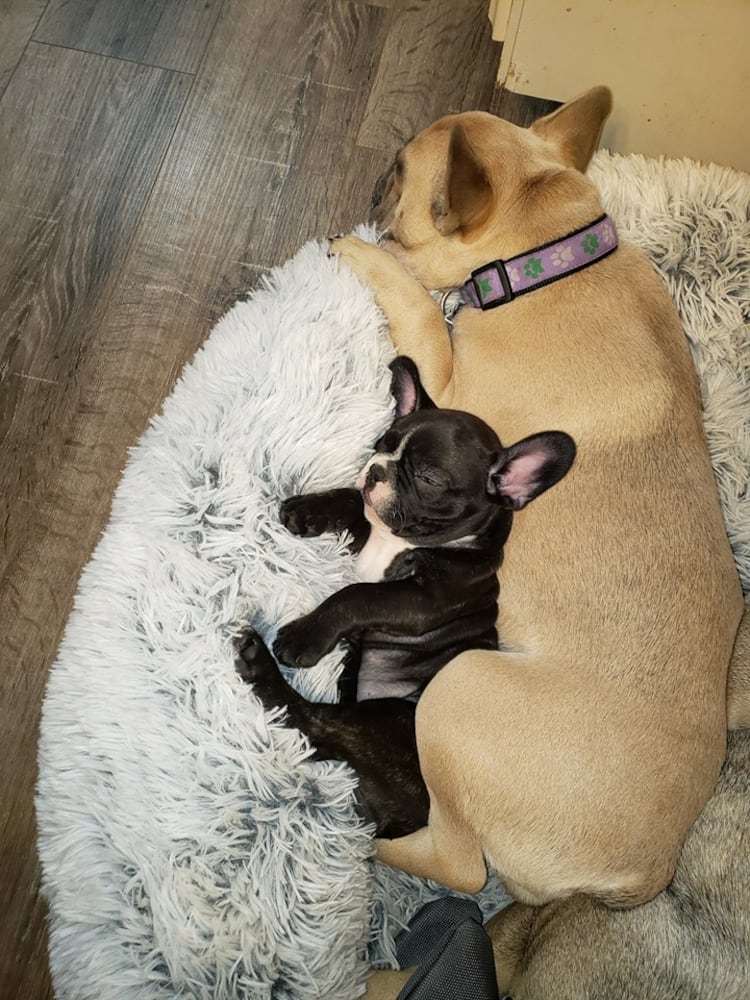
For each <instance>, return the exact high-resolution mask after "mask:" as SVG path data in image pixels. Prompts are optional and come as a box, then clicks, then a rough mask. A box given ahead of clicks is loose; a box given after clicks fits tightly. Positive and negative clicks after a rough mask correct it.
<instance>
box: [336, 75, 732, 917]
mask: <svg viewBox="0 0 750 1000" xmlns="http://www.w3.org/2000/svg"><path fill="white" fill-rule="evenodd" d="M610 104H611V97H610V94H609V91H608V90H606V88H595V89H594V90H591V91H589V92H587V93H586V94H584V95H583V96H581V97H580V98H578V99H577V100H575V101H571V102H570V103H569V104H567V105H564V106H563V107H562V108H560V109H558V110H557V111H556V112H554V113H553V114H552V115H550V116H548V117H546V118H543V119H541V120H540V121H538V122H537V123H536V124H534V125H533V126H532V127H531V128H530V129H519V128H517V127H515V126H513V125H510V124H509V123H507V122H504V121H501V120H500V119H497V118H494V117H493V116H491V115H488V114H484V113H480V112H470V113H466V114H462V115H455V116H450V117H448V118H444V119H441V120H440V121H438V122H437V123H436V124H434V125H433V126H431V127H430V128H428V129H426V130H425V131H423V132H421V133H420V134H419V135H418V136H417V137H416V138H415V139H413V140H412V141H411V142H410V143H408V145H407V146H405V147H404V148H403V149H402V150H401V151H400V152H399V154H398V156H397V158H396V163H395V165H394V167H393V169H392V171H391V174H390V177H389V178H388V181H387V185H386V204H385V209H386V221H387V222H388V224H389V228H390V238H389V239H388V240H386V242H385V243H384V245H383V246H381V247H378V246H374V245H370V244H366V243H363V242H361V241H359V240H357V239H355V238H352V237H349V238H344V239H338V240H334V241H333V243H332V250H333V252H335V253H337V254H339V255H340V256H341V257H342V259H343V260H345V261H346V263H347V264H349V265H350V266H351V267H352V268H353V269H354V270H355V271H356V272H357V274H359V275H360V277H361V278H362V279H363V280H364V281H365V282H367V283H368V284H369V285H370V286H371V287H372V289H373V290H374V293H375V297H376V299H377V302H378V304H379V305H380V307H381V308H382V309H383V311H384V312H385V314H386V316H387V318H388V321H389V323H390V330H391V335H392V337H393V340H394V343H395V345H396V347H397V350H398V351H399V353H402V354H408V355H410V356H411V357H413V358H414V359H415V361H416V362H417V364H418V366H419V369H420V372H421V374H422V378H423V381H424V384H425V386H426V388H427V391H428V392H429V394H430V395H431V396H432V398H433V399H434V400H435V401H436V402H437V403H438V405H440V406H445V407H454V408H457V409H466V410H469V411H470V412H473V413H476V414H477V415H478V416H480V417H481V418H483V419H484V420H485V421H487V422H488V423H489V424H490V425H491V426H492V427H494V428H495V430H496V431H497V432H498V434H499V435H500V437H501V439H502V440H505V441H515V440H518V439H519V438H522V437H524V436H526V435H529V434H533V433H535V432H537V431H539V430H541V429H543V428H546V427H556V428H559V429H560V430H564V431H566V432H567V433H569V434H571V435H572V436H573V437H574V439H575V440H576V442H577V444H578V449H579V450H578V460H577V462H576V465H575V467H574V469H573V470H572V472H571V473H570V475H569V476H568V477H567V478H566V479H565V480H564V481H563V482H562V484H560V486H558V487H557V488H556V489H555V490H553V491H550V493H548V494H546V495H545V496H544V497H542V498H541V499H540V500H539V502H538V503H537V504H536V505H535V506H533V507H531V508H530V509H529V510H528V511H523V512H522V513H520V514H518V515H517V516H516V518H515V522H514V528H513V532H512V533H511V538H510V541H509V543H508V545H507V547H506V553H505V561H504V563H503V566H502V569H501V572H500V588H501V591H500V592H501V596H500V620H499V631H500V636H501V641H502V644H503V650H504V651H502V652H489V651H472V652H468V653H464V654H462V655H461V656H459V657H458V658H457V659H456V660H454V661H453V662H452V663H450V664H449V665H448V666H447V667H445V668H444V669H443V670H442V671H441V673H439V674H438V675H437V677H436V678H435V679H434V680H433V681H432V682H431V683H430V685H429V686H428V688H427V690H426V691H425V693H424V695H423V696H422V699H421V700H420V702H419V707H418V710H417V739H418V746H419V756H420V763H421V767H422V772H423V774H424V777H425V780H426V783H427V786H428V788H429V791H430V820H429V825H428V826H427V827H425V828H424V829H423V830H420V831H418V832H417V833H415V834H412V835H411V836H409V837H404V838H401V839H398V840H393V841H380V842H379V844H378V856H379V857H380V858H381V859H382V860H383V861H386V862H388V863H389V864H392V865H395V866H398V867H401V868H404V869H406V870H407V871H411V872H414V873H416V874H419V875H423V876H428V877H431V878H434V879H437V880H439V881H441V882H443V883H444V884H446V885H448V886H451V887H454V888H456V889H459V890H467V891H475V890H478V889H479V888H480V887H481V886H482V885H483V884H484V882H485V878H486V865H487V864H489V865H491V866H492V868H494V870H495V871H496V872H497V873H498V875H499V877H500V878H501V880H502V881H503V882H504V884H505V885H506V886H507V888H508V890H509V891H510V892H511V893H512V894H513V895H514V896H515V897H516V898H517V899H519V900H521V901H523V902H525V903H531V904H541V903H544V902H547V901H548V900H552V899H556V898H560V897H566V896H570V895H572V894H575V893H585V894H589V895H591V896H594V897H595V898H597V899H598V900H600V901H602V902H604V903H607V904H610V905H614V906H632V905H635V904H637V903H642V902H643V901H645V900H648V899H651V898H652V897H653V896H654V895H655V894H656V893H657V892H658V891H659V890H660V889H662V888H663V887H664V886H665V885H666V884H667V882H668V881H669V879H670V878H671V876H672V874H673V872H674V869H675V864H676V861H677V857H678V854H679V851H680V847H681V845H682V843H683V841H684V838H685V836H686V834H687V832H688V830H689V828H690V826H691V824H692V823H693V822H694V820H695V819H696V817H697V816H698V814H699V812H700V810H701V809H702V807H703V805H704V804H705V802H706V801H707V799H708V798H709V796H710V795H711V792H712V790H713V788H714V785H715V783H716V779H717V776H718V774H719V770H720V767H721V764H722V761H723V759H724V754H725V747H726V721H727V713H726V683H727V664H728V662H729V657H730V653H731V649H732V643H733V640H734V636H735V632H736V630H737V624H738V621H739V618H740V614H741V609H742V603H741V595H740V588H739V583H738V579H737V574H736V571H735V567H734V563H733V560H732V555H731V551H730V548H729V545H728V542H727V538H726V534H725V530H724V524H723V521H722V516H721V511H720V506H719V499H718V495H717V491H716V486H715V482H714V478H713V474H712V470H711V464H710V461H709V456H708V450H707V447H706V442H705V439H704V434H703V428H702V423H701V413H700V397H699V391H698V386H697V380H696V377H695V372H694V369H693V366H692V363H691V359H690V356H689V353H688V349H687V346H686V342H685V338H684V335H683V333H682V330H681V329H680V325H679V322H678V319H677V316H676V314H675V311H674V308H673V306H672V303H671V302H670V300H669V298H668V296H667V294H666V291H665V289H664V288H663V286H662V283H661V281H660V280H659V279H658V277H657V276H656V274H655V273H654V271H653V269H652V267H651V265H650V264H649V263H648V261H647V260H646V259H645V257H644V256H643V255H642V254H641V253H640V252H639V251H638V250H636V249H635V248H634V247H632V246H629V245H621V246H620V247H619V248H618V249H617V250H616V251H615V252H614V253H612V254H610V255H609V256H608V257H606V258H604V259H603V260H600V261H598V262H597V263H595V264H593V265H592V266H591V267H588V268H586V269H585V270H581V271H579V272H577V273H575V274H572V275H570V276H568V277H565V278H563V279H562V280H559V281H556V282H555V283H554V284H550V285H548V286H546V287H541V288H538V289H536V290H534V291H531V292H530V293H528V294H525V295H523V296H521V297H519V298H516V299H514V300H513V301H511V302H509V303H507V304H504V305H501V306H500V307H499V308H496V309H493V310H489V311H481V310H480V309H475V308H471V307H468V306H467V307H465V308H463V309H462V310H461V311H460V312H459V314H458V317H457V321H456V325H455V329H454V332H453V335H452V337H451V336H449V334H448V332H447V330H446V327H445V324H444V321H443V316H442V314H441V312H440V310H439V309H438V307H437V306H436V305H435V303H434V301H433V300H432V298H431V297H430V296H429V295H428V293H427V292H426V291H425V289H435V288H446V287H455V286H459V285H461V284H462V283H463V282H464V281H466V279H467V278H468V276H469V274H470V272H471V271H472V270H473V269H475V268H477V267H479V266H481V265H484V264H486V263H487V262H490V261H493V260H495V259H498V258H501V259H504V260H507V259H509V258H512V257H514V256H515V255H518V254H520V253H522V252H525V251H529V250H532V249H534V248H536V247H540V246H542V245H543V244H546V243H548V242H550V241H552V240H558V239H561V238H562V237H564V236H566V234H569V233H572V232H574V231H576V230H578V229H580V228H581V227H583V226H586V225H587V224H588V223H590V222H592V220H594V219H596V218H597V217H599V216H600V215H601V214H602V207H601V204H600V201H599V196H598V194H597V192H596V190H595V188H594V186H593V185H592V184H591V183H590V182H589V181H588V180H587V178H586V177H585V176H584V175H583V174H582V173H581V171H582V170H584V169H585V168H586V166H587V164H588V162H589V159H590V157H591V155H592V153H593V151H594V149H595V147H596V145H597V142H598V139H599V136H600V134H601V129H602V125H603V123H604V121H605V119H606V117H607V115H608V114H609V110H610Z"/></svg>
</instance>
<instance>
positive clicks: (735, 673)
mask: <svg viewBox="0 0 750 1000" xmlns="http://www.w3.org/2000/svg"><path fill="white" fill-rule="evenodd" d="M748 727H750V604H746V605H745V611H744V613H743V615H742V619H741V621H740V627H739V629H738V631H737V638H736V639H735V640H734V652H733V653H732V659H731V661H730V663H729V679H728V682H727V728H728V729H747V728H748Z"/></svg>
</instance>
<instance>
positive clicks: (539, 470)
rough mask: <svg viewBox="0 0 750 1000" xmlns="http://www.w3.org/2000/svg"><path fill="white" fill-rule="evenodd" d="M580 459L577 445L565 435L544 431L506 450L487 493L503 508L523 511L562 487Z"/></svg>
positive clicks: (493, 469)
mask: <svg viewBox="0 0 750 1000" xmlns="http://www.w3.org/2000/svg"><path fill="white" fill-rule="evenodd" d="M575 457H576V446H575V441H574V440H573V438H572V437H570V435H569V434H564V433H563V432H562V431H544V432H543V433H542V434H532V436H531V437H527V438H524V439H523V441H518V442H517V443H516V444H514V445H512V446H511V447H510V448H504V449H503V450H502V451H501V452H500V455H499V456H498V458H497V460H496V461H495V462H493V464H492V466H491V467H490V471H489V475H488V477H487V492H488V493H489V495H490V496H491V497H496V498H497V499H498V500H499V501H500V502H501V503H502V504H503V506H507V507H512V508H513V510H521V508H522V507H525V506H526V504H527V503H530V502H531V501H532V500H533V499H534V498H535V497H538V496H539V494H540V493H544V491H545V490H548V489H549V488H550V486H554V485H555V483H558V482H559V481H560V480H561V479H562V477H563V476H564V475H565V473H566V472H567V471H568V469H570V467H571V465H572V464H573V460H574V459H575Z"/></svg>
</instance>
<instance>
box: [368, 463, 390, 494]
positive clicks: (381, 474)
mask: <svg viewBox="0 0 750 1000" xmlns="http://www.w3.org/2000/svg"><path fill="white" fill-rule="evenodd" d="M386 478H387V477H386V471H385V469H384V468H383V466H382V465H371V466H370V468H369V469H368V470H367V482H366V484H365V485H366V487H367V489H368V490H369V489H372V487H373V486H374V485H375V484H376V483H384V482H385V480H386Z"/></svg>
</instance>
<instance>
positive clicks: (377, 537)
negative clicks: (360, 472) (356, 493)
mask: <svg viewBox="0 0 750 1000" xmlns="http://www.w3.org/2000/svg"><path fill="white" fill-rule="evenodd" d="M365 517H366V518H367V520H368V521H369V522H370V525H371V529H370V537H369V538H368V539H367V542H366V544H365V547H364V548H363V549H362V551H361V552H360V553H359V555H358V556H357V560H356V563H355V566H356V570H357V575H358V576H359V578H360V579H361V580H362V581H363V582H364V583H377V582H378V581H379V580H382V579H383V576H384V575H385V571H386V570H387V569H388V567H389V566H390V564H391V563H392V562H393V560H394V559H395V558H396V556H397V555H398V554H399V552H405V551H406V550H407V549H413V548H416V546H415V545H413V544H412V543H411V542H407V541H406V539H405V538H399V537H398V536H397V535H394V534H393V532H392V531H391V530H390V529H389V528H387V527H386V526H385V524H383V522H382V521H381V520H380V518H379V517H378V515H377V514H376V513H375V511H374V510H373V509H372V507H370V506H368V505H367V504H365Z"/></svg>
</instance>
